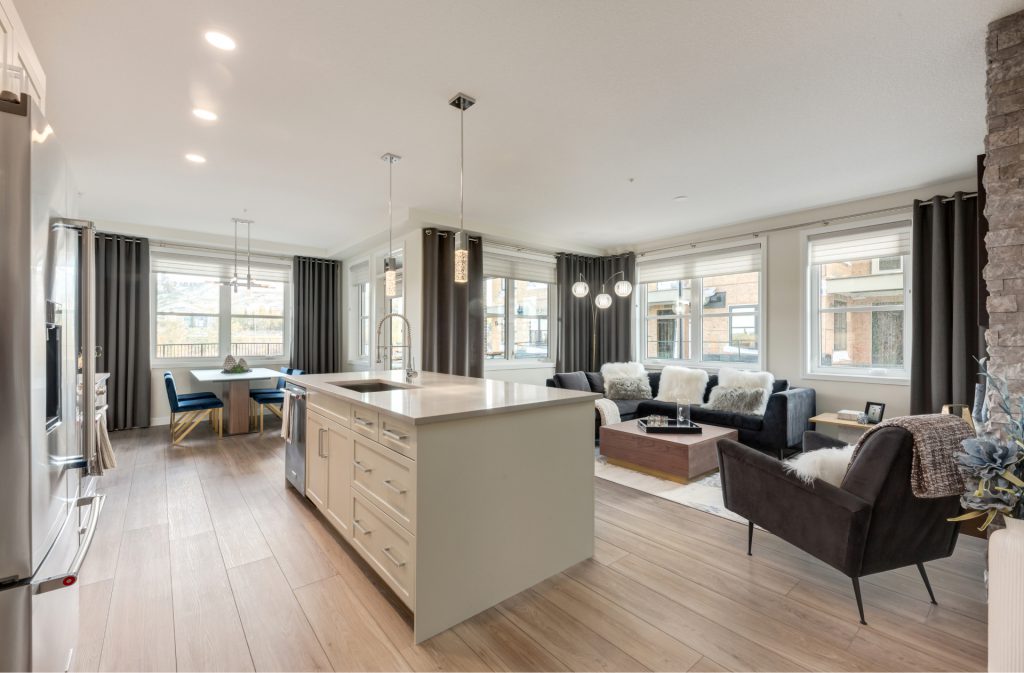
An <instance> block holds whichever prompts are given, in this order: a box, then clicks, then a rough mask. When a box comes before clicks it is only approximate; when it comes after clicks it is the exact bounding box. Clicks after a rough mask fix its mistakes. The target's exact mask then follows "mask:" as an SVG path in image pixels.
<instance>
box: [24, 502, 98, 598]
mask: <svg viewBox="0 0 1024 673" xmlns="http://www.w3.org/2000/svg"><path fill="white" fill-rule="evenodd" d="M106 498H107V496H105V495H90V496H85V497H82V498H78V499H77V500H76V501H75V507H85V506H86V505H92V512H91V513H90V516H89V525H88V526H86V529H85V537H84V538H83V539H82V544H81V545H80V546H79V547H78V553H77V554H75V558H74V559H72V561H71V567H70V568H68V571H67V572H66V573H63V574H61V575H56V576H54V577H48V578H46V579H44V580H37V581H34V582H32V593H34V594H43V593H46V592H48V591H54V590H56V589H63V588H64V587H70V586H73V585H74V584H75V583H76V582H78V573H79V572H81V570H82V564H83V563H85V557H86V556H88V555H89V549H90V548H91V547H92V540H93V538H94V537H96V526H97V525H98V524H99V521H100V512H101V511H102V510H103V501H104V500H106Z"/></svg>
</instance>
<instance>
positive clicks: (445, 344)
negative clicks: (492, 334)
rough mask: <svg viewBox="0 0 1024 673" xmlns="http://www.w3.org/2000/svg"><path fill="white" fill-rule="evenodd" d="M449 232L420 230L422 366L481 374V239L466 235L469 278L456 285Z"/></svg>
mask: <svg viewBox="0 0 1024 673" xmlns="http://www.w3.org/2000/svg"><path fill="white" fill-rule="evenodd" d="M452 234H453V232H450V231H442V230H439V229H424V230H423V369H424V370H425V371H428V372H440V373H442V374H458V375H460V376H475V377H478V378H483V375H484V263H483V243H482V242H481V239H480V238H479V237H470V239H469V282H468V283H456V282H455V280H454V277H455V236H453V235H452Z"/></svg>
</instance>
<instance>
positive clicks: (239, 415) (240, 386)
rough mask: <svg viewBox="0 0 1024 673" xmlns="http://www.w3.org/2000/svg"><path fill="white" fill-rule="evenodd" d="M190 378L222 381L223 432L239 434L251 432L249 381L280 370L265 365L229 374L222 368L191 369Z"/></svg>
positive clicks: (210, 381)
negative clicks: (224, 392)
mask: <svg viewBox="0 0 1024 673" xmlns="http://www.w3.org/2000/svg"><path fill="white" fill-rule="evenodd" d="M191 374H192V378H194V379H195V380H196V381H199V382H200V383H223V384H225V388H227V399H226V400H225V401H224V406H225V407H226V409H227V417H228V418H227V424H226V427H225V428H224V432H225V433H226V434H229V435H240V434H244V433H247V432H252V431H253V428H252V427H251V424H250V419H249V383H250V382H251V381H262V380H265V379H275V378H278V377H279V376H281V372H276V371H274V370H273V369H267V368H265V367H253V368H252V369H250V370H249V371H247V372H241V373H238V374H230V373H228V372H225V371H224V370H223V369H193V370H191Z"/></svg>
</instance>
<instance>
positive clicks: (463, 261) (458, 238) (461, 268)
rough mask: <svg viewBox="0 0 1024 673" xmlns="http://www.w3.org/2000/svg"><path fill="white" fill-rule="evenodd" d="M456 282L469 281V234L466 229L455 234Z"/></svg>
mask: <svg viewBox="0 0 1024 673" xmlns="http://www.w3.org/2000/svg"><path fill="white" fill-rule="evenodd" d="M455 282H456V283H468V282H469V234H467V233H466V232H464V231H460V232H457V233H456V234H455Z"/></svg>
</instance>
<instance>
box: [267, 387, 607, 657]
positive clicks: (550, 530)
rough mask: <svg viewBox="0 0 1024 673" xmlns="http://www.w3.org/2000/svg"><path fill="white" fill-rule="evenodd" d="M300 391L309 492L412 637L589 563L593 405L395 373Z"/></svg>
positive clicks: (553, 394) (541, 391)
mask: <svg viewBox="0 0 1024 673" xmlns="http://www.w3.org/2000/svg"><path fill="white" fill-rule="evenodd" d="M285 378H286V380H287V381H288V382H290V383H292V384H295V385H297V386H301V387H302V388H305V390H306V401H307V411H306V429H305V443H306V451H305V455H306V467H305V471H306V474H305V477H306V478H305V495H306V497H308V498H309V499H310V500H311V501H312V502H313V503H314V504H315V505H316V506H317V508H319V509H320V511H321V512H322V513H323V515H324V517H325V518H326V519H327V521H328V522H329V523H330V524H331V525H332V526H334V527H335V528H336V529H337V530H338V531H339V532H340V533H341V534H342V536H343V537H344V538H345V539H346V540H347V541H348V542H349V543H350V544H351V545H352V546H353V548H354V549H355V550H356V551H357V552H358V553H359V554H360V555H361V556H362V557H363V558H364V559H365V560H366V562H367V563H368V564H369V565H370V567H371V568H372V569H373V570H374V572H376V573H377V574H378V575H380V577H381V578H382V579H383V580H384V581H385V582H386V583H387V584H388V586H389V587H390V588H391V589H392V590H393V591H394V592H395V594H397V595H398V597H399V598H400V599H401V600H402V601H403V602H404V603H405V604H406V605H407V606H408V607H409V608H410V609H411V610H412V612H413V615H414V635H415V640H416V642H422V641H423V640H426V639H427V638H430V637H431V636H433V635H435V634H437V633H440V632H441V631H444V630H445V629H447V628H449V627H451V626H454V625H455V624H458V623H459V622H461V621H463V620H465V619H467V618H469V617H471V616H473V615H475V614H477V613H479V612H481V611H483V610H486V609H487V608H489V607H492V606H493V605H496V604H497V603H500V602H501V601H503V600H504V599H506V598H508V597H510V596H513V595H515V594H517V593H519V592H520V591H523V590H524V589H527V588H529V587H531V586H533V585H534V584H537V583H538V582H541V581H543V580H545V579H547V578H548V577H551V576H552V575H555V574H557V573H559V572H561V571H562V570H564V569H566V568H568V567H569V566H571V565H573V564H575V563H578V562H580V561H582V560H584V559H587V558H590V556H591V555H592V554H593V543H594V486H593V475H594V439H593V437H594V404H593V400H595V399H597V398H598V397H600V396H599V395H597V394H595V393H583V392H577V391H570V390H562V389H555V388H544V387H540V386H531V385H525V384H518V383H508V382H504V381H490V380H485V379H475V378H468V377H462V376H450V375H447V374H434V373H431V372H422V373H421V374H420V375H419V376H418V377H416V378H414V379H413V380H412V381H411V382H407V381H406V377H405V372H404V371H398V370H395V371H370V372H348V373H343V374H317V375H304V376H286V377H285Z"/></svg>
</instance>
